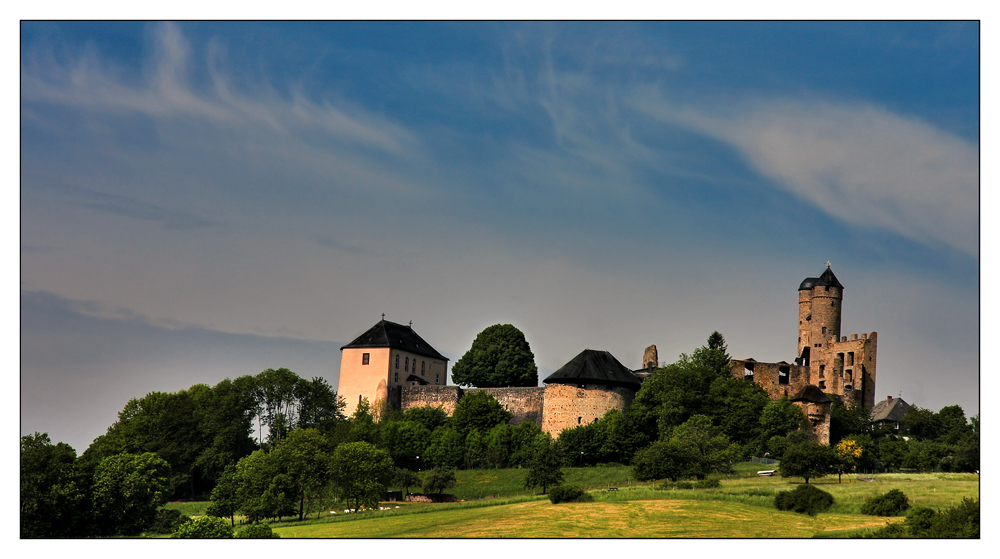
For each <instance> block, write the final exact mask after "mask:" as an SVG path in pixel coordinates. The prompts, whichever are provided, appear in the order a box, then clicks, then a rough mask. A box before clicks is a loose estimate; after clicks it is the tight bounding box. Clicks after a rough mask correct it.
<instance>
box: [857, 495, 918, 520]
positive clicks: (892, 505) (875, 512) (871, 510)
mask: <svg viewBox="0 0 1000 559" xmlns="http://www.w3.org/2000/svg"><path fill="white" fill-rule="evenodd" d="M908 508H910V500H909V499H907V498H906V495H905V494H904V493H903V492H902V491H900V490H899V489H893V490H892V491H889V492H888V493H886V494H884V495H875V496H874V497H872V498H870V499H868V500H867V501H865V504H863V505H861V514H867V515H869V516H902V515H903V513H905V512H906V509H908Z"/></svg>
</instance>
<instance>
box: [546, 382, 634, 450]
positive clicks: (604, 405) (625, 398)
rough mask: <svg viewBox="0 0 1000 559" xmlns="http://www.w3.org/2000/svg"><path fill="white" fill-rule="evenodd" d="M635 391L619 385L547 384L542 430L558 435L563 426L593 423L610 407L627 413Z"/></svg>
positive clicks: (564, 427)
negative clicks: (626, 410)
mask: <svg viewBox="0 0 1000 559" xmlns="http://www.w3.org/2000/svg"><path fill="white" fill-rule="evenodd" d="M633 398H635V391H633V390H631V389H628V388H623V387H619V386H615V387H609V386H603V385H598V384H585V385H583V386H582V387H580V386H578V385H576V384H558V383H552V384H548V385H546V386H545V396H544V399H545V404H544V410H543V414H542V415H543V420H542V426H541V427H542V431H544V432H546V433H550V434H552V436H554V437H557V436H559V433H561V432H562V430H563V429H566V428H569V427H576V426H577V425H583V424H585V423H593V422H594V421H597V420H598V419H600V418H602V417H604V414H605V413H607V412H608V410H612V409H617V410H619V411H622V412H624V411H625V409H626V408H627V407H628V406H629V405H631V404H632V399H633Z"/></svg>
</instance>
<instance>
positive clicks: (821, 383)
mask: <svg viewBox="0 0 1000 559" xmlns="http://www.w3.org/2000/svg"><path fill="white" fill-rule="evenodd" d="M819 389H820V390H826V381H825V380H821V381H819Z"/></svg>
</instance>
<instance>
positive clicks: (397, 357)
mask: <svg viewBox="0 0 1000 559" xmlns="http://www.w3.org/2000/svg"><path fill="white" fill-rule="evenodd" d="M396 368H397V369H398V368H399V354H398V353H397V354H396Z"/></svg>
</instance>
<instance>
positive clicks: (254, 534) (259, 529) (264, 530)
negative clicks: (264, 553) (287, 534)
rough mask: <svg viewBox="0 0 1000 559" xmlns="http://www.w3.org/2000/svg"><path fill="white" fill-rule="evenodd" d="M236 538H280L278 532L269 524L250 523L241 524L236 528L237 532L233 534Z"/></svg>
mask: <svg viewBox="0 0 1000 559" xmlns="http://www.w3.org/2000/svg"><path fill="white" fill-rule="evenodd" d="M233 537H234V538H254V539H259V540H266V539H271V538H280V537H281V536H279V535H278V534H275V533H274V532H273V531H272V530H271V527H270V526H268V525H267V524H248V525H246V526H241V527H239V528H237V529H236V533H235V534H233Z"/></svg>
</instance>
